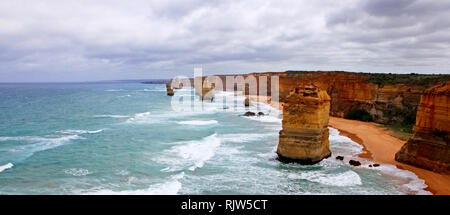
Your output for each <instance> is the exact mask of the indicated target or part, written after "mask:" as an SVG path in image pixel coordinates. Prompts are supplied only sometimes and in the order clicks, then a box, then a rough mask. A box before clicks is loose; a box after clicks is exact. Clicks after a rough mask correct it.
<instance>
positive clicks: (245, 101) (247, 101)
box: [244, 96, 250, 107]
mask: <svg viewBox="0 0 450 215" xmlns="http://www.w3.org/2000/svg"><path fill="white" fill-rule="evenodd" d="M244 106H245V107H248V106H250V98H249V96H245V100H244Z"/></svg>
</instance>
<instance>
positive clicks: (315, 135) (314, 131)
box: [277, 86, 331, 164]
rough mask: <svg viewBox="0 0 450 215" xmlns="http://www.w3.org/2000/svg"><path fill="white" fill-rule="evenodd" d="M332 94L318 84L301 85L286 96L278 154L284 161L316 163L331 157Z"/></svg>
mask: <svg viewBox="0 0 450 215" xmlns="http://www.w3.org/2000/svg"><path fill="white" fill-rule="evenodd" d="M329 114H330V96H328V94H327V92H326V91H324V90H320V89H318V88H317V87H315V86H302V87H297V88H296V89H295V90H293V91H291V92H290V94H289V96H288V97H287V98H286V102H285V104H284V107H283V124H282V126H283V128H282V130H281V131H280V140H279V144H278V148H277V154H278V157H279V159H280V160H281V161H285V162H291V161H293V162H298V163H301V164H314V163H317V162H319V161H321V160H322V159H324V158H327V157H329V156H331V151H330V144H329V140H328V135H329V133H328V121H329Z"/></svg>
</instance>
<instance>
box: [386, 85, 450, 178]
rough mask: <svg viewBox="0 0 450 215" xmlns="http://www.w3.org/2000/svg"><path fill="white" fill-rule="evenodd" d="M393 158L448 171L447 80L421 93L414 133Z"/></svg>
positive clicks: (449, 90) (449, 116) (449, 92)
mask: <svg viewBox="0 0 450 215" xmlns="http://www.w3.org/2000/svg"><path fill="white" fill-rule="evenodd" d="M395 159H396V160H397V161H399V162H403V163H407V164H411V165H414V166H418V167H422V168H425V169H429V170H432V171H437V172H450V82H447V83H446V84H442V85H439V86H436V87H433V88H430V89H428V90H426V91H425V92H424V93H423V95H422V98H421V100H420V104H419V108H418V110H417V117H416V124H415V126H414V136H413V137H412V138H411V139H409V140H408V142H406V143H405V145H403V147H402V148H401V149H400V151H399V152H397V154H396V155H395Z"/></svg>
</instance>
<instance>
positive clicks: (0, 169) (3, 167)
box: [0, 163, 14, 172]
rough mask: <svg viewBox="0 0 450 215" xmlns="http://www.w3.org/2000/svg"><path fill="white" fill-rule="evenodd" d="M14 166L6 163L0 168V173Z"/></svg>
mask: <svg viewBox="0 0 450 215" xmlns="http://www.w3.org/2000/svg"><path fill="white" fill-rule="evenodd" d="M13 166H14V165H13V164H12V163H7V164H5V165H3V166H0V172H3V171H5V170H7V169H10V168H12V167H13Z"/></svg>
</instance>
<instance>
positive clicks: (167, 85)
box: [166, 83, 174, 96]
mask: <svg viewBox="0 0 450 215" xmlns="http://www.w3.org/2000/svg"><path fill="white" fill-rule="evenodd" d="M166 90H167V95H168V96H173V95H174V92H173V88H172V87H171V85H170V83H167V84H166Z"/></svg>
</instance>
